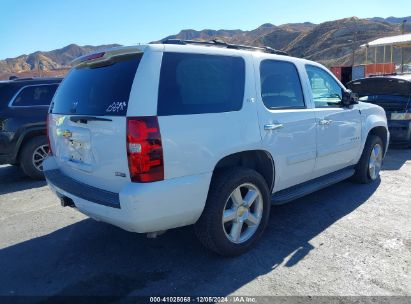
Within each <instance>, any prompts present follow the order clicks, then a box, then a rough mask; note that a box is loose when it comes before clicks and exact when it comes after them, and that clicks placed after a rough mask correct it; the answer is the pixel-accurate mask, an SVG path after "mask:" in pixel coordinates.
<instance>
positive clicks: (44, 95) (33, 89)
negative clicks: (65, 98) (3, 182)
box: [0, 78, 61, 179]
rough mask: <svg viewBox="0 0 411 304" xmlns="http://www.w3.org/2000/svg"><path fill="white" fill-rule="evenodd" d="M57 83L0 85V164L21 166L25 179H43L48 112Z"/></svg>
mask: <svg viewBox="0 0 411 304" xmlns="http://www.w3.org/2000/svg"><path fill="white" fill-rule="evenodd" d="M60 82H61V79H60V78H12V80H9V81H0V164H13V165H20V166H21V168H22V169H23V171H24V173H25V174H27V175H28V176H30V177H32V178H34V179H42V178H44V175H43V172H42V169H43V160H44V159H45V157H46V156H47V153H48V151H49V148H48V142H47V136H46V120H47V111H48V108H49V105H50V102H51V99H52V98H53V95H54V92H55V91H56V89H57V87H58V85H59V83H60Z"/></svg>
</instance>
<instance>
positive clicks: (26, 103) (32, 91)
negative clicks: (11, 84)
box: [11, 84, 58, 107]
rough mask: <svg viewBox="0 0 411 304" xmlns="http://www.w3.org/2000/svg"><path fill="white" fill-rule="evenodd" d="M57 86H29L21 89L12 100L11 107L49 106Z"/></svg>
mask: <svg viewBox="0 0 411 304" xmlns="http://www.w3.org/2000/svg"><path fill="white" fill-rule="evenodd" d="M57 87H58V84H47V85H46V84H44V85H30V86H26V87H23V89H21V91H20V92H19V93H18V94H17V96H16V97H15V98H14V100H13V102H12V104H11V106H13V107H30V106H31V107H33V106H49V105H50V102H51V100H52V98H53V96H54V93H55V92H56V89H57Z"/></svg>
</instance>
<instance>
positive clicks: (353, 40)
mask: <svg viewBox="0 0 411 304" xmlns="http://www.w3.org/2000/svg"><path fill="white" fill-rule="evenodd" d="M356 47H357V19H354V33H353V39H352V65H351V66H352V67H354V65H355V48H356Z"/></svg>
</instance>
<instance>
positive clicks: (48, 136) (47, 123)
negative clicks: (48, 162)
mask: <svg viewBox="0 0 411 304" xmlns="http://www.w3.org/2000/svg"><path fill="white" fill-rule="evenodd" d="M50 119H51V115H50V114H47V121H46V134H47V142H48V145H49V155H53V151H52V150H51V144H50V130H49V128H50Z"/></svg>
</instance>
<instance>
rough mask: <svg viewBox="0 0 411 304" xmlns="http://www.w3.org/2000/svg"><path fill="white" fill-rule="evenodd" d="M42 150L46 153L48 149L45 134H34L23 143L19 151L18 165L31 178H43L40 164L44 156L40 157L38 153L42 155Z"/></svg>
mask: <svg viewBox="0 0 411 304" xmlns="http://www.w3.org/2000/svg"><path fill="white" fill-rule="evenodd" d="M43 151H44V152H47V153H48V151H49V148H48V143H47V137H46V136H36V137H33V138H31V139H30V140H29V141H28V142H26V143H25V144H24V146H23V148H22V150H21V152H20V166H21V168H22V169H23V172H24V173H25V174H26V175H27V176H29V177H31V178H33V179H38V180H41V179H44V174H43V171H42V165H41V163H42V161H43V160H44V158H43V159H41V158H40V155H39V153H40V154H41V155H43V154H44V153H43ZM43 156H44V155H43ZM35 163H36V164H37V166H36V164H35ZM39 164H40V165H39Z"/></svg>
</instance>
